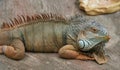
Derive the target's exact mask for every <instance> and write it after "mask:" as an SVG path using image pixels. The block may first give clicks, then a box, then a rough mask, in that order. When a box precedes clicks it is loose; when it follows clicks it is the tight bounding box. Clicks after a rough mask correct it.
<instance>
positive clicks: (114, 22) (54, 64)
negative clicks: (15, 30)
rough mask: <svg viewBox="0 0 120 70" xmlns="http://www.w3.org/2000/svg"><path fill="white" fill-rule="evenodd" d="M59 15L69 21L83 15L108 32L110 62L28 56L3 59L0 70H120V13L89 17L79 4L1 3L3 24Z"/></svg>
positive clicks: (70, 0) (61, 0) (66, 0)
mask: <svg viewBox="0 0 120 70" xmlns="http://www.w3.org/2000/svg"><path fill="white" fill-rule="evenodd" d="M42 12H45V13H49V12H52V13H58V14H62V15H65V16H67V17H68V18H69V17H72V16H74V15H75V14H76V13H80V14H82V15H84V16H86V17H87V18H93V19H95V20H97V21H98V22H101V24H103V25H105V27H106V28H107V29H108V31H109V33H110V35H111V40H110V42H109V43H108V44H107V46H106V50H107V51H106V53H107V54H108V55H109V56H110V58H109V62H108V63H107V64H104V65H98V64H96V62H94V61H80V60H65V59H61V58H59V57H58V55H57V54H56V53H49V54H48V53H47V54H45V53H26V57H25V58H24V59H23V60H20V61H15V60H11V59H8V58H6V57H5V56H4V55H0V70H120V39H119V38H120V31H119V30H120V27H119V26H120V12H117V13H113V14H107V15H99V16H87V15H85V13H84V12H83V11H81V10H79V8H78V5H77V4H76V0H0V24H2V22H3V21H8V22H9V20H8V19H9V18H13V17H16V16H17V15H32V14H36V13H38V14H39V13H42Z"/></svg>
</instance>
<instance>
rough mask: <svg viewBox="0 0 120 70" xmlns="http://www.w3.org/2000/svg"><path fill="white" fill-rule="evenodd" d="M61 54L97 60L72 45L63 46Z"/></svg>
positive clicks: (73, 57) (66, 56)
mask: <svg viewBox="0 0 120 70" xmlns="http://www.w3.org/2000/svg"><path fill="white" fill-rule="evenodd" d="M59 55H60V57H62V58H67V59H79V60H95V59H94V58H92V57H89V56H87V55H85V54H82V53H80V52H78V51H77V50H76V49H75V48H74V47H73V46H72V45H66V46H63V47H62V48H61V49H60V50H59Z"/></svg>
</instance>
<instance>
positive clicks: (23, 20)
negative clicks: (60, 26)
mask: <svg viewBox="0 0 120 70" xmlns="http://www.w3.org/2000/svg"><path fill="white" fill-rule="evenodd" d="M37 20H39V21H66V18H65V17H63V16H62V15H57V14H52V13H50V14H35V15H33V16H24V15H21V16H19V15H18V16H17V18H14V19H13V20H12V19H10V21H11V22H3V25H2V27H1V29H10V28H15V27H20V26H22V25H26V24H30V23H27V22H31V21H37Z"/></svg>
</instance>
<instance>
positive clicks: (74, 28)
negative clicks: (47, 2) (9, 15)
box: [0, 14, 109, 63]
mask: <svg viewBox="0 0 120 70" xmlns="http://www.w3.org/2000/svg"><path fill="white" fill-rule="evenodd" d="M108 40H109V36H108V33H107V31H106V29H105V28H104V27H103V26H102V25H100V24H99V23H97V22H95V21H92V20H88V19H85V18H84V17H81V16H77V17H74V18H73V19H70V20H67V19H65V18H64V17H62V16H60V15H56V14H40V15H34V16H31V17H30V16H19V17H18V18H14V20H11V22H10V23H3V24H2V26H1V28H0V45H1V46H0V52H1V53H4V54H5V55H6V56H7V57H9V58H12V59H22V58H23V57H24V54H25V51H32V52H59V55H60V56H61V57H63V58H73V59H83V60H94V57H90V56H87V55H85V54H83V53H82V52H89V51H90V50H92V49H94V48H97V47H96V46H97V45H98V44H100V43H104V44H105V43H106V42H107V41H108ZM99 47H103V45H101V46H99ZM95 51H98V50H94V51H93V52H95ZM93 52H92V54H93ZM98 55H99V54H98ZM95 56H96V55H95ZM99 62H101V61H98V63H99ZM103 63H104V60H103Z"/></svg>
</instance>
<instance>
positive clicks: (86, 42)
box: [78, 36, 110, 51]
mask: <svg viewBox="0 0 120 70" xmlns="http://www.w3.org/2000/svg"><path fill="white" fill-rule="evenodd" d="M109 39H110V37H109V36H104V37H95V38H87V39H81V40H79V42H78V43H79V47H80V50H82V51H89V50H91V49H92V48H94V47H95V46H96V45H98V44H99V43H101V42H103V43H106V42H108V41H109Z"/></svg>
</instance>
